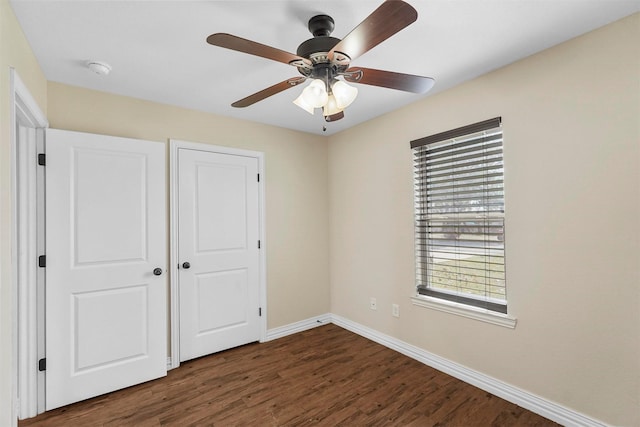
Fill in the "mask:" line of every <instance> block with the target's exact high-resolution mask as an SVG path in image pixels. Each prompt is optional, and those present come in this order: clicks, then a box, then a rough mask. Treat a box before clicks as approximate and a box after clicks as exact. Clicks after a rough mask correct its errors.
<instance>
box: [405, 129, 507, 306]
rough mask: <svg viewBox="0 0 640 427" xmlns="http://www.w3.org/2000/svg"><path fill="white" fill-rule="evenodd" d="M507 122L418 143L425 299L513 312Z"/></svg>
mask: <svg viewBox="0 0 640 427" xmlns="http://www.w3.org/2000/svg"><path fill="white" fill-rule="evenodd" d="M500 124H501V119H500V118H499V117H498V118H494V119H491V120H487V121H484V122H480V123H476V124H473V125H469V126H465V127H462V128H458V129H454V130H452V131H448V132H443V133H440V134H437V135H432V136H429V137H426V138H422V139H419V140H416V141H412V142H411V148H412V149H413V153H414V194H415V234H416V273H417V274H416V275H417V289H418V293H419V294H422V295H427V296H431V297H436V298H442V299H446V300H449V301H454V302H458V303H461V304H467V305H472V306H476V307H482V308H485V309H488V310H492V311H497V312H501V313H506V312H507V298H506V286H505V262H504V187H503V183H504V176H503V175H504V174H503V171H504V170H503V159H502V129H501V126H500Z"/></svg>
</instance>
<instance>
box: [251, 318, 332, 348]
mask: <svg viewBox="0 0 640 427" xmlns="http://www.w3.org/2000/svg"><path fill="white" fill-rule="evenodd" d="M328 323H331V314H329V313H327V314H322V315H320V316H315V317H310V318H309V319H305V320H301V321H299V322H295V323H290V324H288V325H284V326H280V327H278V328H273V329H269V330H267V336H266V337H265V339H264V341H263V342H267V341H272V340H275V339H278V338H282V337H286V336H287V335H291V334H295V333H298V332H302V331H306V330H308V329H311V328H316V327H318V326H322V325H326V324H328Z"/></svg>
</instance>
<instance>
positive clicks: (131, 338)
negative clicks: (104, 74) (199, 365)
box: [45, 129, 167, 410]
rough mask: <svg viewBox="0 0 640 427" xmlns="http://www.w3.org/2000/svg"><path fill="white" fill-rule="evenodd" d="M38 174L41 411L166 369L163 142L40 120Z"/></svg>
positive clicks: (142, 380)
mask: <svg viewBox="0 0 640 427" xmlns="http://www.w3.org/2000/svg"><path fill="white" fill-rule="evenodd" d="M45 173H46V350H47V359H46V365H47V366H46V408H47V410H50V409H53V408H57V407H59V406H63V405H66V404H69V403H72V402H76V401H79V400H83V399H87V398H90V397H93V396H97V395H100V394H104V393H107V392H110V391H113V390H117V389H120V388H124V387H128V386H131V385H133V384H138V383H141V382H144V381H148V380H151V379H154V378H158V377H161V376H164V375H166V367H167V365H166V364H167V323H166V322H167V320H166V313H167V301H166V295H167V280H166V277H167V274H166V273H165V270H166V257H167V252H166V210H167V206H166V191H165V188H166V187H165V185H166V183H165V146H164V144H161V143H157V142H149V141H140V140H134V139H125V138H115V137H109V136H102V135H91V134H84V133H77V132H68V131H60V130H54V129H50V130H47V136H46V170H45ZM154 269H159V270H156V271H155V272H154Z"/></svg>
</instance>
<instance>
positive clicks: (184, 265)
mask: <svg viewBox="0 0 640 427" xmlns="http://www.w3.org/2000/svg"><path fill="white" fill-rule="evenodd" d="M190 267H191V264H189V263H188V262H183V263H182V268H184V269H185V270H186V269H187V268H190Z"/></svg>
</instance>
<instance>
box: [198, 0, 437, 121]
mask: <svg viewBox="0 0 640 427" xmlns="http://www.w3.org/2000/svg"><path fill="white" fill-rule="evenodd" d="M416 19H418V12H417V11H416V10H415V9H414V8H413V7H412V6H411V5H409V4H408V3H405V2H403V1H401V0H386V1H385V2H384V3H382V5H380V6H379V7H378V8H377V9H376V10H374V11H373V12H372V13H371V14H370V15H369V16H368V17H367V18H366V19H365V20H364V21H362V22H361V23H360V25H358V26H357V27H356V28H354V29H353V30H352V31H351V32H350V33H349V34H347V35H346V36H345V37H344V38H343V39H342V40H340V39H337V38H335V37H331V32H332V31H333V29H334V26H335V24H334V20H333V18H331V17H330V16H328V15H316V16H314V17H312V18H311V19H310V20H309V24H308V27H309V31H310V32H311V34H313V38H311V39H309V40H306V41H304V42H302V44H300V46H298V49H297V52H296V54H295V55H294V54H292V53H289V52H285V51H283V50H280V49H276V48H274V47H271V46H267V45H264V44H261V43H257V42H254V41H251V40H247V39H243V38H241V37H237V36H233V35H231V34H225V33H216V34H211V35H210V36H209V37H207V43H209V44H211V45H214V46H220V47H224V48H227V49H231V50H235V51H238V52H244V53H248V54H250V55H256V56H261V57H263V58H267V59H271V60H274V61H278V62H282V63H285V64H289V65H292V66H294V67H296V68H297V69H298V71H299V72H300V74H302V76H298V77H292V78H290V79H287V80H285V81H282V82H280V83H276V84H275V85H273V86H270V87H268V88H266V89H263V90H261V91H259V92H256V93H254V94H252V95H249V96H247V97H246V98H243V99H241V100H239V101H236V102H234V103H233V104H231V105H232V106H233V107H239V108H242V107H248V106H249V105H252V104H255V103H256V102H258V101H262V100H263V99H266V98H268V97H270V96H272V95H275V94H277V93H280V92H282V91H284V90H286V89H289V88H292V87H294V86H298V85H299V84H301V83H304V82H305V81H306V80H307V79H310V80H311V83H310V84H309V85H308V86H307V87H306V88H305V89H304V90H303V91H302V93H301V94H300V96H299V97H298V98H297V99H296V100H295V101H293V102H294V103H295V104H296V105H298V106H299V107H300V108H302V109H304V110H306V111H307V112H309V113H311V114H313V112H314V110H315V109H316V108H322V112H323V116H324V118H325V120H326V121H327V122H333V121H336V120H340V119H342V118H343V117H344V109H345V108H346V107H348V106H349V105H350V104H351V102H353V100H354V99H355V97H356V95H357V93H358V90H357V88H355V87H353V86H349V85H348V84H347V83H345V81H347V82H349V83H360V84H366V85H372V86H380V87H385V88H390V89H397V90H402V91H406V92H413V93H426V92H427V91H428V90H429V89H431V88H432V87H433V84H434V83H435V80H434V79H432V78H431V77H422V76H415V75H411V74H403V73H396V72H392V71H382V70H376V69H372V68H363V67H351V61H352V60H354V59H356V58H357V57H359V56H360V55H362V54H363V53H365V52H367V51H369V50H371V49H372V48H374V47H375V46H377V45H378V44H380V43H382V42H383V41H385V40H386V39H388V38H389V37H391V36H392V35H394V34H396V33H397V32H399V31H400V30H402V29H403V28H405V27H407V26H409V25H410V24H412V23H413V22H415V21H416Z"/></svg>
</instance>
